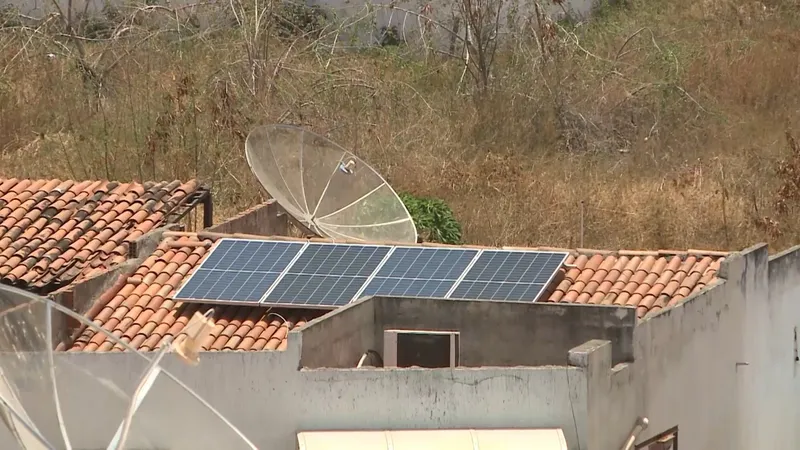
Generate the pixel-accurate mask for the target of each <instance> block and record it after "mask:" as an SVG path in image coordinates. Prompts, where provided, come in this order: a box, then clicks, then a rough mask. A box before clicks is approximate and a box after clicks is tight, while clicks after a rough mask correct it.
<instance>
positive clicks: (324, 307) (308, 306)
mask: <svg viewBox="0 0 800 450" xmlns="http://www.w3.org/2000/svg"><path fill="white" fill-rule="evenodd" d="M311 245H320V246H358V247H370V248H388V249H389V251H388V252H387V253H386V255H384V257H383V259H381V261H380V262H379V263H378V265H377V266H376V268H375V270H373V271H372V272H371V273H370V274H369V276H368V277H367V281H365V282H364V285H363V286H361V288H359V291H358V292H361V291H362V290H363V289H364V287H365V286H366V285H367V283H368V281H369V280H370V279H371V278H372V277H374V276H375V274H376V273H377V271H378V270H379V269H380V267H382V266H383V264H384V263H385V262H386V260H387V258H388V257H389V255H391V254H392V252H393V251H394V248H395V246H394V245H384V244H356V243H352V242H313V241H307V242H306V244H305V245H304V246H303V248H302V249H300V251H299V252H297V256H296V257H295V258H294V259H292V261H291V263H289V265H288V266H287V267H286V269H284V271H283V272H282V273H281V275H280V276H279V277H278V279H277V280H275V282H274V283H273V284H272V286H271V287H270V288H269V290H268V291H267V292H266V293H265V294H264V295H263V296H262V297H261V300H260V301H259V302H258V304H257V305H258V306H269V307H276V308H303V309H320V310H325V311H333V310H336V309H338V308H340V307H341V306H343V305H339V306H335V305H315V304H297V303H289V302H287V303H281V302H267V298H268V297H269V295H270V294H271V293H272V291H274V290H275V289H276V288H277V286H278V283H280V281H281V280H282V279H283V278H284V277H285V276H286V275H287V274H289V273H290V272H291V269H292V267H294V265H295V263H296V262H297V260H298V259H300V257H301V256H302V254H303V253H304V252H305V251H306V250H307V249H308V247H310V246H311ZM358 292H357V293H356V295H358ZM354 298H355V297H354ZM352 301H353V300H352V299H351V300H349V301H348V302H347V303H350V302H352Z"/></svg>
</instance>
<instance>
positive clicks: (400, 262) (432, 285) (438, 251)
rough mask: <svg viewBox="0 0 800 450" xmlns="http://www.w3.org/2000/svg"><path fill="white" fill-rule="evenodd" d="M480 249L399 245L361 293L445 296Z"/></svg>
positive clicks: (366, 294) (427, 296)
mask: <svg viewBox="0 0 800 450" xmlns="http://www.w3.org/2000/svg"><path fill="white" fill-rule="evenodd" d="M477 254H478V250H471V249H450V248H422V247H397V248H395V250H394V252H392V254H391V255H389V258H387V259H386V262H385V263H383V266H382V267H381V269H380V270H379V271H378V273H377V274H376V275H375V277H374V278H373V279H372V280H371V281H370V283H369V284H368V285H367V287H366V288H365V289H364V292H362V294H361V295H363V296H369V295H387V296H400V297H426V298H444V297H445V295H447V293H448V292H449V291H450V289H451V288H452V287H453V285H454V284H455V283H456V281H457V280H458V278H459V277H460V276H461V274H463V273H464V271H465V270H466V269H467V266H468V265H469V263H470V262H471V261H472V259H473V258H475V255H477Z"/></svg>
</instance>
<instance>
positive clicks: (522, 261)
mask: <svg viewBox="0 0 800 450" xmlns="http://www.w3.org/2000/svg"><path fill="white" fill-rule="evenodd" d="M566 258H567V253H562V252H533V251H527V252H526V251H511V250H484V251H483V252H482V253H481V255H480V256H479V257H478V259H477V260H476V261H475V263H474V264H473V265H472V267H471V268H470V269H469V271H468V272H467V273H466V275H464V278H463V279H462V280H461V282H460V283H458V285H457V286H456V288H455V289H454V290H453V292H452V293H450V295H449V298H458V299H468V300H500V301H536V299H537V298H538V297H539V295H540V294H541V292H542V291H543V290H544V289H545V288H546V287H547V285H548V284H549V283H550V281H551V280H552V278H553V276H555V273H556V271H557V270H558V269H559V267H561V265H562V264H564V260H565V259H566Z"/></svg>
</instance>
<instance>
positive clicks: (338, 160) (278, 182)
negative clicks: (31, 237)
mask: <svg viewBox="0 0 800 450" xmlns="http://www.w3.org/2000/svg"><path fill="white" fill-rule="evenodd" d="M245 152H246V154H247V163H248V164H249V165H250V169H251V170H252V171H253V173H254V174H255V176H256V178H258V181H260V182H261V184H262V185H263V186H264V189H266V190H267V192H268V193H269V194H270V195H271V196H272V197H273V198H275V200H277V201H278V203H279V204H280V205H281V206H282V207H283V208H284V209H285V210H286V212H288V213H289V214H291V215H292V216H293V217H294V218H295V219H296V220H298V221H299V222H300V223H302V224H303V225H304V226H305V227H307V228H308V229H309V230H311V231H313V232H314V233H317V234H318V235H320V236H324V237H329V238H333V239H346V240H355V241H368V242H397V243H415V242H417V229H416V226H415V225H414V221H413V219H412V218H411V215H410V214H409V213H408V210H407V209H406V207H405V205H404V204H403V202H402V201H401V200H400V198H399V197H398V196H397V193H395V191H394V190H393V189H392V187H391V186H389V184H388V183H387V182H386V180H384V179H383V177H381V176H380V175H379V174H378V172H376V171H375V170H374V169H373V168H372V167H370V166H369V165H367V164H366V163H365V162H364V161H362V160H360V159H359V158H358V157H357V156H355V155H353V154H352V153H350V152H348V151H347V150H345V149H343V148H342V147H340V146H339V145H337V144H336V143H334V142H332V141H331V140H329V139H326V138H324V137H322V136H320V135H318V134H315V133H312V132H310V131H306V130H303V129H301V128H298V127H294V126H290V125H268V126H262V127H258V128H255V129H254V130H252V131H251V132H250V134H249V135H248V136H247V141H246V143H245Z"/></svg>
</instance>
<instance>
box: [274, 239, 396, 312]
mask: <svg viewBox="0 0 800 450" xmlns="http://www.w3.org/2000/svg"><path fill="white" fill-rule="evenodd" d="M389 250H391V247H389V246H377V245H355V244H318V243H315V244H309V245H308V247H306V249H305V250H304V251H303V253H301V254H300V256H299V257H298V258H297V260H296V261H295V262H294V263H293V264H292V265H291V267H289V268H288V269H287V270H286V273H285V274H284V275H283V277H282V278H281V279H280V280H279V281H278V283H277V284H276V285H275V287H274V288H273V289H272V291H270V292H269V293H268V294H267V297H266V299H265V300H264V302H263V303H271V304H283V305H293V306H322V307H337V306H343V305H346V304H347V303H349V302H350V300H351V299H352V298H353V297H354V296H355V295H356V293H357V292H358V291H359V290H361V288H362V287H363V285H364V283H366V281H367V279H369V277H370V276H371V275H372V273H373V272H375V269H377V268H378V265H379V264H380V263H381V261H383V259H384V258H385V257H386V255H387V254H388V253H389Z"/></svg>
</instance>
